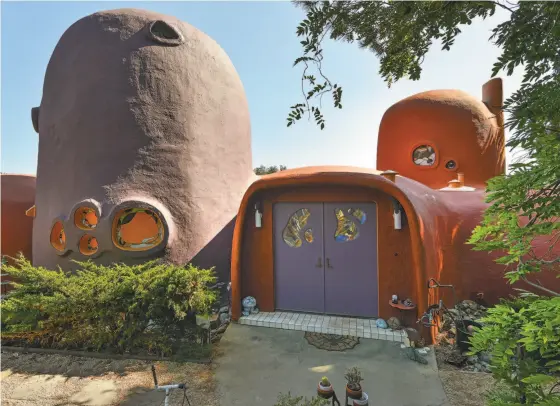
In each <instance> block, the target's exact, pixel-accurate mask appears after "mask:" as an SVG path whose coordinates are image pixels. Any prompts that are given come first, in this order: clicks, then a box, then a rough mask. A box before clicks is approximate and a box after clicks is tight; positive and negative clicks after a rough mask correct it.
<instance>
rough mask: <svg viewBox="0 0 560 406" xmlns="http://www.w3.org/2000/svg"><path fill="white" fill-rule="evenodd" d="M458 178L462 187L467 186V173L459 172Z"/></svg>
mask: <svg viewBox="0 0 560 406" xmlns="http://www.w3.org/2000/svg"><path fill="white" fill-rule="evenodd" d="M457 180H458V181H459V183H460V184H461V187H463V186H465V174H464V173H463V172H459V173H458V174H457Z"/></svg>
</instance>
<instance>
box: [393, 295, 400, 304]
mask: <svg viewBox="0 0 560 406" xmlns="http://www.w3.org/2000/svg"><path fill="white" fill-rule="evenodd" d="M391 302H393V303H395V304H397V303H398V302H399V297H398V296H397V295H393V296H391Z"/></svg>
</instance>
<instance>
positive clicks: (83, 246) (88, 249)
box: [78, 234, 99, 255]
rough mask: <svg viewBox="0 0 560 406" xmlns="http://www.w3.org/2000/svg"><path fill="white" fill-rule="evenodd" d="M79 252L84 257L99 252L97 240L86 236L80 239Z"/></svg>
mask: <svg viewBox="0 0 560 406" xmlns="http://www.w3.org/2000/svg"><path fill="white" fill-rule="evenodd" d="M78 247H79V250H80V252H81V253H82V254H84V255H93V254H95V253H96V252H97V250H98V248H99V245H98V243H97V238H95V237H93V236H91V235H87V234H86V235H84V236H82V238H80V244H79V246H78Z"/></svg>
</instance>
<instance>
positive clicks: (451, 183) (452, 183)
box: [447, 179, 462, 189]
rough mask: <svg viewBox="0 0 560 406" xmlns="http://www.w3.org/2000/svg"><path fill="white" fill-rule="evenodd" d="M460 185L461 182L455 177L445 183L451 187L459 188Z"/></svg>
mask: <svg viewBox="0 0 560 406" xmlns="http://www.w3.org/2000/svg"><path fill="white" fill-rule="evenodd" d="M461 186H462V185H461V182H460V181H458V180H457V179H453V180H450V181H449V183H448V184H447V187H449V188H451V189H459V188H460V187H461Z"/></svg>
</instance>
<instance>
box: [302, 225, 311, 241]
mask: <svg viewBox="0 0 560 406" xmlns="http://www.w3.org/2000/svg"><path fill="white" fill-rule="evenodd" d="M303 236H304V237H305V241H307V242H309V243H312V242H313V230H312V229H311V228H309V229H307V230H305V233H303Z"/></svg>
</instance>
